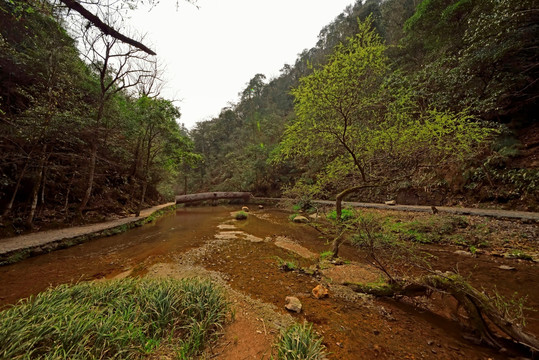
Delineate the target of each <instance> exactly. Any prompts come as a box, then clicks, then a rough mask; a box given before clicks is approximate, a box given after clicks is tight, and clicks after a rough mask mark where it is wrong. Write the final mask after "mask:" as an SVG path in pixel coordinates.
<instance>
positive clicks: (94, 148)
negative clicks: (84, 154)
mask: <svg viewBox="0 0 539 360" xmlns="http://www.w3.org/2000/svg"><path fill="white" fill-rule="evenodd" d="M96 160H97V142H96V141H95V140H94V142H93V143H92V150H91V154H90V165H89V167H88V185H87V186H86V192H85V193H84V198H83V199H82V202H81V204H80V207H79V213H80V215H81V217H82V211H83V210H84V209H85V208H86V205H88V201H89V200H90V196H91V195H92V188H93V186H94V177H95V163H96Z"/></svg>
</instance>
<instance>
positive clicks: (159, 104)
mask: <svg viewBox="0 0 539 360" xmlns="http://www.w3.org/2000/svg"><path fill="white" fill-rule="evenodd" d="M136 106H137V108H138V111H137V113H138V117H139V119H140V123H139V127H140V134H139V136H140V140H141V141H140V143H141V145H142V146H141V149H142V154H143V168H142V172H143V175H142V191H141V197H140V201H139V203H138V207H137V211H136V216H139V215H140V211H141V208H142V204H143V203H144V200H145V196H146V191H147V188H148V182H149V180H150V176H151V169H152V167H153V166H155V165H156V163H157V162H159V163H160V164H159V165H160V167H165V168H167V169H168V170H169V171H172V170H173V169H174V168H177V167H179V166H180V164H181V163H182V159H183V157H184V152H186V150H187V149H186V137H184V136H182V135H181V133H180V131H179V130H180V129H179V126H178V124H177V123H176V119H177V118H179V117H180V112H179V110H178V109H177V108H176V107H175V106H174V105H173V104H172V102H170V101H168V100H164V99H151V98H148V97H146V96H142V97H140V98H139V99H138V100H137V104H136Z"/></svg>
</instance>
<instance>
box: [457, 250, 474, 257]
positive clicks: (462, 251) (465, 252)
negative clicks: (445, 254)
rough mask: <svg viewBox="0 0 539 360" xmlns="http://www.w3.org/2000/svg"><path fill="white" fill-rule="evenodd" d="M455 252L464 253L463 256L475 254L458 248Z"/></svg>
mask: <svg viewBox="0 0 539 360" xmlns="http://www.w3.org/2000/svg"><path fill="white" fill-rule="evenodd" d="M453 254H456V255H462V256H473V254H472V253H471V252H469V251H464V250H457V251H455V252H454V253H453Z"/></svg>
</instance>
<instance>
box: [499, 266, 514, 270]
mask: <svg viewBox="0 0 539 360" xmlns="http://www.w3.org/2000/svg"><path fill="white" fill-rule="evenodd" d="M498 269H501V270H516V269H517V268H514V267H512V266H509V265H500V266H498Z"/></svg>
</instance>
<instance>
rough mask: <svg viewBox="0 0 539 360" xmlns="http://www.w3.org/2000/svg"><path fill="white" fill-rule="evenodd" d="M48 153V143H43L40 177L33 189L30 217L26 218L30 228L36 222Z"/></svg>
mask: <svg viewBox="0 0 539 360" xmlns="http://www.w3.org/2000/svg"><path fill="white" fill-rule="evenodd" d="M46 153H47V145H43V152H42V153H41V161H40V164H39V171H38V177H37V179H36V181H35V183H34V187H33V189H32V201H31V205H30V213H29V214H28V218H27V219H26V225H27V226H28V227H29V228H32V227H33V222H34V215H35V214H36V208H37V201H38V199H39V196H38V195H39V189H40V187H41V180H42V179H43V173H44V172H45V162H46V161H47V159H48V156H47V155H46Z"/></svg>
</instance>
